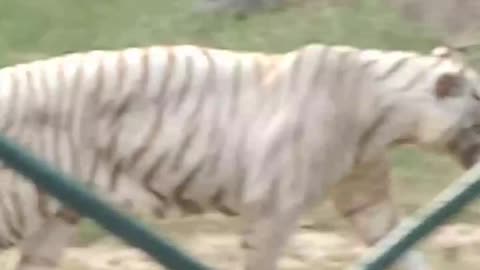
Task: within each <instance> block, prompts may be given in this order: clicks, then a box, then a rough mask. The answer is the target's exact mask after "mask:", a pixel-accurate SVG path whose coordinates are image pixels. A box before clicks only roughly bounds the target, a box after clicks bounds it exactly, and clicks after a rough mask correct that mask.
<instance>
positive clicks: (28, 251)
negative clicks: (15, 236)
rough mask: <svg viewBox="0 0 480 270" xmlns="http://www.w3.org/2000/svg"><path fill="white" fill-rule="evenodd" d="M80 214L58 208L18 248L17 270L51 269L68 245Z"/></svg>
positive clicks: (55, 266)
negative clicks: (53, 214)
mask: <svg viewBox="0 0 480 270" xmlns="http://www.w3.org/2000/svg"><path fill="white" fill-rule="evenodd" d="M79 221H80V216H78V215H77V214H76V213H75V212H73V211H71V210H69V209H60V210H59V211H58V212H57V214H56V215H55V216H52V217H50V218H49V219H47V220H46V221H45V223H44V224H43V225H42V226H41V227H40V228H39V229H38V230H37V231H35V232H34V233H33V234H32V235H30V236H29V237H27V238H26V239H25V241H24V242H23V243H22V246H21V248H20V262H19V264H18V265H17V267H16V269H17V270H53V269H56V268H57V266H58V263H59V261H60V259H61V257H62V254H63V250H64V249H65V248H66V247H67V246H68V244H69V242H70V240H71V238H72V236H73V234H74V233H75V228H76V225H77V224H78V222H79Z"/></svg>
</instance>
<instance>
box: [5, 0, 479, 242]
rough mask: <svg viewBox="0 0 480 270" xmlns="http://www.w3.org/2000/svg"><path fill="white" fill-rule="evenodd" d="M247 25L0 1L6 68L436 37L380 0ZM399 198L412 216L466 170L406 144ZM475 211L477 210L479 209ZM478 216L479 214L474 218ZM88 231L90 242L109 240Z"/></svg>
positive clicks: (118, 7) (308, 0)
mask: <svg viewBox="0 0 480 270" xmlns="http://www.w3.org/2000/svg"><path fill="white" fill-rule="evenodd" d="M295 2H296V3H297V4H296V5H295V6H292V7H290V8H288V9H284V10H279V11H275V12H270V13H265V14H259V15H255V16H252V17H250V18H248V19H247V20H242V21H239V20H234V19H232V18H230V17H227V16H208V15H202V14H194V13H193V12H192V11H191V10H192V1H188V0H175V1H170V0H142V1H132V0H103V1H98V0H82V1H78V0H62V1H58V0H41V1H34V0H23V1H14V0H0V33H1V36H0V66H6V65H10V64H14V63H19V62H25V61H30V60H33V59H38V58H43V57H47V56H53V55H59V54H63V53H67V52H73V51H84V50H90V49H115V48H123V47H128V46H144V45H151V44H180V43H192V44H198V45H206V46H215V47H221V48H228V49H242V50H261V51H268V52H283V51H287V50H290V49H293V48H295V47H298V46H301V45H304V44H306V43H311V42H320V43H325V44H349V45H354V46H358V47H361V48H367V47H375V48H383V49H401V50H415V51H422V52H425V51H428V50H430V49H431V48H433V47H434V46H437V45H439V44H440V41H439V39H438V38H437V37H436V35H435V34H434V33H432V32H430V31H429V30H427V29H424V28H422V27H420V26H418V25H415V24H413V23H411V22H407V21H405V20H403V19H401V17H400V16H399V15H398V14H396V13H395V12H394V11H392V10H390V9H388V8H387V7H386V6H384V5H383V4H382V3H383V1H380V0H365V1H357V2H358V3H355V4H350V6H341V5H337V6H328V5H325V3H324V1H320V0H303V1H299V0H298V1H295ZM392 161H393V164H394V170H393V172H394V178H395V187H396V189H395V190H396V193H397V197H398V198H399V201H400V203H401V205H402V207H403V208H404V209H406V210H407V211H411V210H412V209H415V208H416V207H418V205H420V204H423V203H425V202H427V201H429V200H430V199H431V198H432V197H433V196H434V195H435V194H436V193H437V192H438V191H440V190H441V189H442V188H444V187H445V186H446V185H447V184H448V183H449V182H450V181H451V180H453V179H454V178H455V177H456V176H458V175H459V174H460V173H461V170H460V169H459V168H458V166H457V165H456V164H455V163H454V162H453V161H452V160H450V159H449V158H448V157H446V156H440V155H436V154H433V153H425V152H422V151H418V150H417V149H415V148H409V147H404V148H400V149H397V150H394V151H392ZM471 209H473V208H471ZM473 212H475V211H473V210H472V213H473ZM103 234H104V233H103V231H101V230H99V229H98V228H96V227H95V226H92V225H91V223H85V224H84V225H83V226H82V230H81V233H80V239H82V241H83V242H82V243H83V244H84V243H88V242H91V241H94V240H96V239H98V238H99V237H101V236H102V235H103Z"/></svg>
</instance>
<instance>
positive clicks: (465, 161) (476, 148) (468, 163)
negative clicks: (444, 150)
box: [448, 143, 480, 169]
mask: <svg viewBox="0 0 480 270" xmlns="http://www.w3.org/2000/svg"><path fill="white" fill-rule="evenodd" d="M448 148H449V150H450V151H451V152H452V153H453V154H454V155H455V157H456V158H457V159H458V160H459V161H460V163H461V164H462V167H463V168H464V169H470V168H471V167H473V166H474V165H475V164H476V163H477V162H479V161H480V144H473V145H468V146H465V145H459V144H456V143H451V144H449V147H448Z"/></svg>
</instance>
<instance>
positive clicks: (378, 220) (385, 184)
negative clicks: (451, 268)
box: [333, 156, 430, 270]
mask: <svg viewBox="0 0 480 270" xmlns="http://www.w3.org/2000/svg"><path fill="white" fill-rule="evenodd" d="M390 182H391V179H390V164H389V162H388V159H387V157H386V156H382V157H379V158H378V159H375V160H373V161H372V162H369V163H368V164H365V165H363V166H360V167H358V168H356V169H355V171H354V172H353V173H352V174H351V175H350V176H349V177H348V178H347V179H345V180H344V181H342V182H340V183H339V184H338V185H337V186H335V187H334V189H333V200H334V203H335V206H336V208H337V210H338V211H339V212H340V213H341V214H342V215H343V216H344V217H345V218H347V219H348V220H349V221H350V222H351V223H352V225H353V227H354V229H355V230H356V231H357V233H358V235H359V236H360V237H361V238H363V241H364V242H365V243H366V244H368V245H374V244H375V243H376V242H377V241H378V240H380V239H381V238H383V237H384V236H385V235H387V234H388V233H389V232H390V231H391V230H392V229H393V228H394V227H395V226H396V225H397V224H398V223H399V221H400V216H399V213H398V210H397V209H396V207H395V204H394V202H393V200H392V197H391V190H390ZM392 269H398V270H427V269H430V266H429V265H428V264H427V263H426V261H425V259H424V256H423V255H422V254H421V253H420V252H419V251H415V250H410V251H408V252H407V253H405V255H404V256H403V257H401V258H399V259H398V261H397V262H396V263H395V264H394V266H393V268H392Z"/></svg>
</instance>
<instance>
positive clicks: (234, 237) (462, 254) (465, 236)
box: [0, 215, 480, 270]
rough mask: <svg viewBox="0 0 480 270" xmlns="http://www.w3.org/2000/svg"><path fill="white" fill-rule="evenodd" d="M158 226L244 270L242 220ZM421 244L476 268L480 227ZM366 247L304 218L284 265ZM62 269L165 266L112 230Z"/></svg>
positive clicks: (434, 258) (327, 223)
mask: <svg viewBox="0 0 480 270" xmlns="http://www.w3.org/2000/svg"><path fill="white" fill-rule="evenodd" d="M154 228H158V229H159V230H161V231H162V235H165V236H167V237H168V238H169V239H171V240H172V241H174V242H175V243H177V244H178V246H179V247H181V248H182V249H184V250H185V251H187V252H188V253H189V254H191V255H193V256H194V257H196V258H198V259H201V260H202V261H203V262H204V263H205V264H207V265H209V266H211V267H212V268H214V269H231V270H236V269H238V270H240V269H242V268H241V265H242V261H243V258H242V252H241V249H240V248H239V237H238V234H237V231H238V229H239V226H238V222H236V221H234V220H230V219H226V218H224V217H221V216H217V215H212V216H206V217H194V218H187V219H179V220H171V221H167V222H162V223H158V224H157V225H156V226H154ZM421 248H422V249H423V250H425V251H426V252H427V255H428V259H429V261H430V262H431V263H432V264H433V266H434V268H433V269H439V270H446V269H452V267H456V268H457V269H465V270H473V269H478V265H480V226H475V225H472V224H468V223H451V224H449V225H445V226H442V227H441V228H439V229H438V230H437V231H436V232H435V233H434V234H432V235H431V236H430V237H429V238H427V239H426V241H424V242H422V243H421ZM365 251H367V249H366V248H365V247H363V245H362V244H361V243H360V242H359V240H358V238H356V236H355V235H354V234H353V232H352V231H351V229H350V228H349V227H348V226H346V225H345V224H342V221H339V220H336V219H335V218H333V219H332V218H326V219H325V218H322V220H321V221H316V220H313V219H310V220H305V221H304V222H303V226H302V229H301V230H300V231H298V232H297V234H296V235H295V236H294V238H293V239H292V241H291V243H290V245H289V248H288V251H287V254H286V255H285V256H284V257H283V259H282V260H281V269H288V270H301V269H304V270H307V269H322V270H341V269H348V266H351V265H352V262H354V261H355V260H357V259H358V258H359V256H361V255H362V254H364V252H365ZM17 259H18V253H17V251H16V250H9V251H7V252H4V253H3V254H1V255H0V265H1V266H3V267H1V269H5V270H11V269H13V266H14V264H15V263H16V261H17ZM61 264H62V265H61V269H62V270H114V269H115V270H154V269H163V268H162V267H161V266H158V265H156V264H155V263H154V262H153V261H152V260H151V259H150V258H149V257H147V256H146V255H144V254H143V253H142V252H141V251H139V250H137V249H134V248H131V247H129V246H127V245H124V244H123V243H122V242H120V241H118V240H117V239H116V238H115V237H113V236H110V235H107V236H104V237H101V238H100V239H98V240H96V241H92V242H91V243H90V244H88V245H83V246H78V245H77V246H76V247H71V248H69V249H68V251H67V254H66V256H65V258H64V259H63V260H62V263H61Z"/></svg>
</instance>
